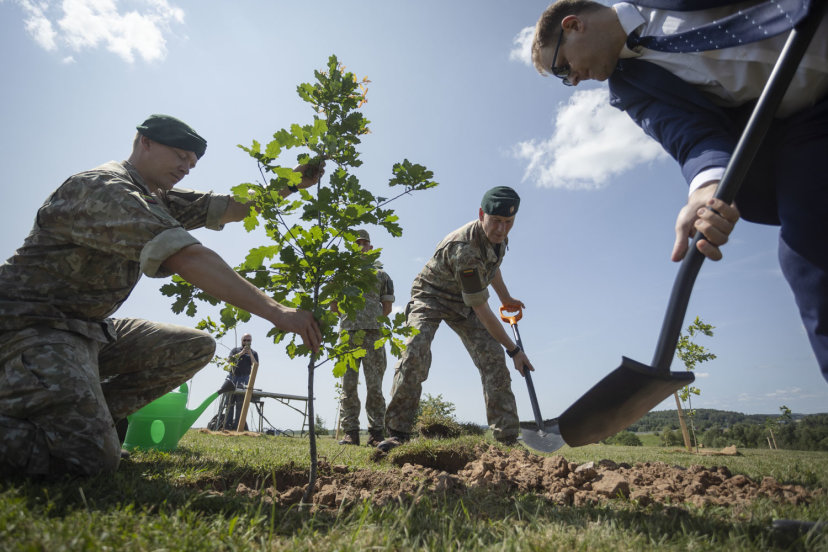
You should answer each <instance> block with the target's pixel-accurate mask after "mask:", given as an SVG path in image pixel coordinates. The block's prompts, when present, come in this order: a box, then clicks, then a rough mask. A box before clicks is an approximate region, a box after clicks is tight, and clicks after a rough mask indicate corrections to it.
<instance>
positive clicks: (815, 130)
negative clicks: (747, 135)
mask: <svg viewBox="0 0 828 552" xmlns="http://www.w3.org/2000/svg"><path fill="white" fill-rule="evenodd" d="M822 103H823V106H822V110H821V111H822V113H820V114H819V115H818V116H813V117H809V118H808V119H807V120H804V121H801V122H798V124H796V125H786V126H783V130H782V132H779V133H778V135H777V136H776V137H775V140H774V142H773V145H774V146H775V147H776V148H777V151H778V161H777V162H776V164H775V167H774V170H775V176H776V182H777V186H776V194H777V201H778V209H779V218H780V220H781V223H782V228H781V230H780V232H779V264H780V266H781V267H782V273H783V274H784V275H785V278H786V279H787V281H788V284H789V285H790V286H791V289H792V290H793V293H794V296H795V298H796V304H797V306H798V307H799V313H800V316H801V317H802V323H803V324H804V325H805V330H806V331H807V333H808V338H809V339H810V341H811V347H812V348H813V350H814V354H815V355H816V357H817V362H818V363H819V367H820V370H821V371H822V376H823V377H824V378H825V380H826V381H828V100H823V102H822Z"/></svg>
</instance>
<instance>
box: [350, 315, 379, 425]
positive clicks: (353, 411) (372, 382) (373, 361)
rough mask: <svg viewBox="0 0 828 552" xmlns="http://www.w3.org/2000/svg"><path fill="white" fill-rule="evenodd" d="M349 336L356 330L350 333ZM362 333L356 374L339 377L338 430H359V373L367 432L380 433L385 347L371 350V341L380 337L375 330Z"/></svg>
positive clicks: (351, 371)
mask: <svg viewBox="0 0 828 552" xmlns="http://www.w3.org/2000/svg"><path fill="white" fill-rule="evenodd" d="M350 331H351V332H352V333H353V332H357V331H360V330H350ZM361 331H364V332H365V337H364V338H363V339H364V342H363V346H364V347H365V356H364V357H363V358H361V359H359V360H358V361H357V362H358V363H359V364H357V367H358V368H360V365H361V368H360V370H359V371H356V370H351V369H350V368H349V369H348V370H346V371H345V375H344V376H342V429H344V430H345V431H358V430H359V409H360V403H359V393H358V392H357V386H358V384H359V373H360V372H362V373H363V374H364V375H365V389H366V391H365V414H366V415H367V416H368V430H369V431H371V432H375V433H382V430H383V428H384V427H385V397H383V396H382V378H383V376H384V375H385V367H386V356H385V347H380V348H379V349H375V348H374V342H375V341H376V340H377V339H379V338H380V337H381V333H380V331H379V330H361Z"/></svg>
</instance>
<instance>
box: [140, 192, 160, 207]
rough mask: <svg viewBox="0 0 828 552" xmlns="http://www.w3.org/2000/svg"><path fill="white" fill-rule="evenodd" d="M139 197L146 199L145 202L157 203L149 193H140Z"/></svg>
mask: <svg viewBox="0 0 828 552" xmlns="http://www.w3.org/2000/svg"><path fill="white" fill-rule="evenodd" d="M141 199H143V200H144V201H146V202H147V203H151V204H153V205H158V202H157V201H156V200H155V198H154V197H152V196H151V195H147V194H141Z"/></svg>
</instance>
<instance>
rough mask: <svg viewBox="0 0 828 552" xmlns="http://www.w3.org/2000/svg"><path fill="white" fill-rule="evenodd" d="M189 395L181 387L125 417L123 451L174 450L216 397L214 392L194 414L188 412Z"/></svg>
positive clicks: (183, 386)
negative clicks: (126, 423)
mask: <svg viewBox="0 0 828 552" xmlns="http://www.w3.org/2000/svg"><path fill="white" fill-rule="evenodd" d="M188 393H189V391H188V389H187V384H186V383H184V384H181V387H179V388H178V391H171V392H169V393H167V394H166V395H163V396H161V397H159V398H157V399H155V400H154V401H152V402H151V403H149V404H148V405H146V406H145V407H144V408H142V409H141V410H139V411H137V412H135V413H134V414H131V415H130V416H127V420H129V427H128V428H127V432H126V438H125V439H124V445H123V446H124V448H125V449H130V450H131V449H135V448H140V449H157V450H175V449H176V447H178V440H179V439H181V436H182V435H184V433H186V432H187V430H188V429H190V426H192V425H193V423H194V422H195V421H196V419H197V418H198V417H199V416H200V415H201V413H202V412H204V409H205V408H207V407H208V406H210V403H212V402H213V401H214V400H216V398H217V397H218V396H219V393H218V392H215V393H213V394H212V395H210V396H209V397H207V398H206V399H204V402H203V403H201V404H200V405H199V406H198V408H196V409H195V410H187V396H188Z"/></svg>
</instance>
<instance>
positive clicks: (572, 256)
mask: <svg viewBox="0 0 828 552" xmlns="http://www.w3.org/2000/svg"><path fill="white" fill-rule="evenodd" d="M545 7H546V2H545V1H535V0H523V1H521V2H505V1H493V0H475V1H471V0H457V1H453V2H444V1H435V0H420V1H418V2H411V1H405V2H403V1H396V2H389V1H387V0H382V1H380V0H366V1H362V2H334V1H327V0H323V1H314V2H287V1H280V2H263V1H260V2H255V1H252V0H237V1H234V2H206V1H203V0H201V1H193V0H189V1H187V0H132V1H114V0H73V1H68V0H67V1H64V2H47V1H40V0H0V56H2V58H1V59H2V70H3V78H2V80H0V94H2V102H0V116H2V120H3V121H4V132H3V133H2V134H0V160H2V163H3V167H4V180H5V185H4V191H3V198H4V204H5V216H3V217H2V218H0V246H1V247H0V253H2V256H3V257H8V256H10V255H11V254H12V252H13V251H14V249H15V248H16V247H18V246H19V245H20V244H21V243H22V241H23V239H24V238H25V236H26V234H27V233H28V231H29V229H30V228H31V224H32V221H33V217H34V213H35V211H36V210H37V208H38V207H39V206H40V204H41V203H42V202H43V200H44V199H45V198H46V197H47V196H48V194H49V193H50V192H51V191H52V190H53V189H54V188H56V187H57V186H58V185H59V184H60V183H61V182H62V181H63V180H64V179H65V178H66V177H68V176H69V175H71V174H73V173H75V172H78V171H81V170H84V169H87V168H91V167H93V166H97V165H99V164H101V163H103V162H106V161H109V160H121V159H125V158H126V157H127V156H128V155H129V150H130V145H131V140H132V138H133V136H134V132H135V130H134V129H135V126H136V125H137V124H139V123H140V122H141V121H142V120H143V119H144V118H146V116H147V115H149V114H151V113H168V114H172V115H175V116H177V117H180V118H182V119H183V120H185V121H187V122H188V123H190V124H191V125H192V126H193V127H195V128H196V129H197V130H198V131H199V133H201V134H202V135H203V136H204V137H206V138H207V140H208V143H209V145H208V148H207V154H206V155H205V156H204V158H203V159H202V160H201V161H200V162H199V164H198V167H197V168H196V169H195V170H194V171H192V172H191V173H190V175H189V176H188V177H187V178H186V179H185V180H184V182H183V183H182V186H184V187H190V188H195V189H203V190H214V191H216V192H222V193H226V192H228V191H229V189H230V188H231V187H232V186H234V185H236V184H239V183H241V182H248V181H251V180H253V179H255V178H257V171H256V166H255V164H254V163H252V162H251V160H250V159H249V158H248V157H247V156H246V154H244V152H242V151H241V150H239V149H238V148H236V145H237V144H249V143H250V142H251V141H252V140H254V139H256V140H259V141H265V140H267V139H268V138H269V136H270V135H272V133H273V132H275V131H276V130H278V129H280V128H283V127H286V126H289V125H290V124H291V123H294V122H299V123H303V124H304V123H307V122H308V121H309V120H310V118H311V116H312V113H311V112H310V110H309V109H308V108H307V107H306V104H304V103H302V102H301V101H300V100H299V99H298V97H297V96H296V92H295V89H296V85H297V84H299V83H300V82H306V81H310V80H311V79H312V76H313V75H312V73H313V70H314V69H316V68H321V67H323V66H324V64H325V62H326V60H327V58H328V56H329V55H330V54H332V53H333V54H336V55H337V56H338V57H339V59H340V60H341V61H342V62H343V63H344V64H345V65H346V66H347V69H348V70H350V71H353V72H355V73H356V74H357V75H359V76H360V77H362V76H367V77H368V78H369V79H371V81H372V83H371V85H370V87H369V92H368V103H367V104H366V105H365V107H364V112H365V114H366V117H367V118H368V119H370V120H371V121H372V123H371V125H370V128H371V131H372V134H370V135H368V136H366V137H365V139H364V141H363V144H362V149H361V151H362V159H363V161H364V165H363V166H362V167H360V168H359V170H358V171H357V176H358V177H359V178H360V181H361V182H362V184H363V185H364V186H365V187H367V188H369V189H371V190H372V191H374V192H375V193H377V194H383V193H384V191H385V190H387V187H386V183H387V181H388V178H389V176H390V174H391V166H392V165H393V163H395V162H398V161H401V160H402V159H404V158H408V159H410V160H411V161H412V162H416V163H421V164H424V165H426V166H427V167H428V168H430V169H431V170H433V171H434V175H435V180H437V181H438V182H440V186H439V187H438V188H436V189H434V190H431V191H428V192H424V193H421V194H416V195H414V196H412V197H406V198H402V199H400V200H398V201H397V202H396V203H394V204H392V205H393V207H394V208H395V209H396V211H397V214H398V215H399V216H400V219H401V224H402V226H403V229H404V234H403V236H402V237H401V238H392V237H391V236H389V235H387V234H386V233H385V232H384V231H383V230H380V229H369V230H371V235H372V237H373V241H374V245H375V246H377V247H382V248H383V254H382V260H383V262H384V264H385V268H386V270H387V272H388V273H389V274H390V275H391V277H392V278H393V280H394V283H395V285H396V296H397V299H396V302H395V304H394V307H395V309H396V310H400V309H402V308H404V306H405V303H406V302H407V300H408V292H409V289H410V285H411V282H412V280H413V278H414V276H415V275H416V274H417V272H418V271H419V270H420V269H421V268H422V266H423V264H424V262H425V260H426V259H427V258H428V257H429V256H430V255H431V253H432V252H433V249H434V246H435V245H436V244H437V243H438V242H439V241H440V240H441V239H442V238H443V236H445V235H446V234H447V233H449V232H450V231H451V230H453V229H455V228H457V227H459V226H461V225H462V224H464V223H465V222H467V221H469V220H472V219H474V218H475V217H476V216H477V208H478V205H479V200H480V197H481V196H482V194H483V193H484V192H485V190H487V189H488V188H490V187H492V186H496V185H509V186H512V187H514V188H515V189H516V190H518V192H519V193H520V194H521V196H522V204H521V210H520V213H519V215H518V217H517V221H516V226H515V228H514V230H513V231H512V234H511V236H510V247H509V252H508V254H507V256H506V259H505V261H504V264H503V267H502V271H503V275H504V279H505V281H506V283H507V285H508V287H509V289H510V291H511V292H512V295H514V296H515V297H517V298H519V299H522V300H523V301H524V303H526V305H527V308H526V310H525V312H524V317H523V320H522V321H521V323H520V331H521V334H522V337H523V342H524V345H525V348H526V351H527V353H528V354H529V357H530V358H531V360H532V362H533V364H534V365H535V368H536V373H535V375H534V383H535V387H536V389H537V391H538V395H539V400H540V407H541V412H542V413H543V415H544V417H547V418H549V417H553V416H557V415H558V414H560V413H561V412H562V411H563V410H564V409H565V408H566V407H567V406H568V405H569V404H571V403H572V402H573V401H575V400H576V399H577V398H578V397H580V396H581V395H582V394H583V393H584V392H585V391H586V390H588V389H589V388H590V387H591V386H592V385H593V384H594V383H596V382H597V381H598V380H600V379H601V378H602V377H603V376H604V375H605V374H607V373H608V372H609V371H611V370H612V369H614V368H615V367H617V366H618V364H619V363H620V361H621V356H622V355H624V356H627V357H630V358H633V359H635V360H638V361H641V362H645V363H648V362H649V361H650V360H651V357H652V355H653V352H654V348H655V344H656V340H657V337H658V333H659V330H660V327H661V322H662V318H663V315H664V309H665V307H666V304H667V299H668V296H669V293H670V288H671V286H672V283H673V279H674V277H675V274H676V270H677V268H678V267H677V265H675V264H674V263H672V262H670V251H671V248H672V244H673V239H674V232H673V224H674V220H675V215H676V213H677V212H678V209H679V208H680V207H681V206H682V205H683V204H684V201H685V198H686V186H685V184H684V182H683V180H682V178H681V175H680V173H679V170H678V168H677V166H676V165H675V163H674V162H673V161H672V160H670V159H669V158H667V157H666V156H665V155H664V154H663V153H662V152H661V150H660V147H659V146H658V145H656V144H654V143H653V142H652V141H650V140H649V139H647V138H646V137H644V135H643V134H642V133H641V132H640V131H639V130H638V129H637V128H636V127H635V126H634V125H633V124H632V123H631V122H629V121H628V120H627V117H626V115H623V114H621V113H620V112H616V111H614V110H612V109H610V108H609V107H608V106H607V105H606V102H605V98H606V88H605V87H604V85H602V84H600V83H587V84H586V85H581V86H578V87H577V89H572V88H565V87H563V86H561V84H560V83H559V82H558V81H557V79H550V78H543V77H541V76H539V75H538V74H537V73H536V72H535V70H534V69H533V68H532V67H531V66H530V65H529V64H528V63H527V61H526V51H525V44H526V40H527V38H530V37H531V35H530V32H531V31H530V30H527V28H528V27H531V26H533V25H534V22H535V21H536V20H537V18H538V16H539V15H540V13H541V12H542V11H543V9H544V8H545ZM292 162H293V160H291V159H290V158H285V160H284V163H285V164H292ZM777 235H778V231H777V229H776V228H772V227H762V226H757V225H753V224H749V223H745V222H741V223H739V224H738V225H737V227H736V229H735V231H734V233H733V235H732V239H731V243H729V244H728V245H727V246H726V248H725V251H724V253H725V259H724V260H723V261H721V262H719V263H712V262H708V263H706V264H705V265H704V266H703V267H702V271H701V274H700V276H699V278H698V280H697V283H696V287H695V289H694V293H693V297H692V299H691V303H690V306H689V308H688V320H687V323H689V322H691V321H692V318H693V317H695V316H697V315H698V316H701V317H702V319H703V320H704V321H706V322H708V323H710V324H713V325H714V326H715V327H716V330H715V337H713V338H701V339H699V343H701V344H703V345H705V346H707V347H708V348H710V349H711V350H712V351H713V352H714V353H716V354H717V355H718V358H717V359H716V360H714V361H712V362H709V363H706V364H704V365H702V366H701V367H700V368H699V369H698V374H697V375H698V379H697V385H698V386H699V387H700V388H701V390H702V392H701V396H700V397H697V398H695V400H694V401H693V405H694V406H695V407H699V408H719V409H728V410H736V411H740V412H745V413H778V412H779V407H780V406H781V405H783V404H784V405H787V406H788V407H790V408H791V409H792V410H793V411H794V412H802V413H814V412H824V411H826V405H828V385H826V383H825V381H824V380H823V378H822V377H821V375H820V374H819V369H818V367H817V364H816V360H815V359H814V357H813V354H812V352H811V350H810V347H809V345H808V341H807V337H806V335H805V332H804V330H803V328H802V324H801V322H800V320H799V316H798V313H797V311H796V307H795V305H794V302H793V296H792V294H791V292H790V290H789V288H788V286H787V284H786V283H785V281H784V279H783V278H782V275H781V272H780V270H779V268H778V264H777V260H776V243H777ZM197 236H198V238H199V239H200V240H202V242H203V243H204V244H205V245H207V246H208V247H211V248H213V249H215V250H216V251H218V252H219V253H220V254H221V255H222V256H223V257H224V258H225V259H226V260H227V261H228V262H229V263H231V264H237V263H238V262H240V261H241V260H242V259H243V257H244V254H245V253H246V251H247V249H248V248H250V247H253V246H256V245H260V244H261V243H263V242H264V238H263V237H262V235H260V234H257V233H255V232H254V233H251V234H248V233H246V232H245V231H244V229H243V228H242V227H241V226H240V225H236V226H235V227H228V228H226V229H225V230H224V231H222V232H211V231H208V230H200V231H197ZM163 283H164V282H163V281H161V280H155V279H149V278H143V279H142V280H141V281H140V282H139V284H138V286H137V288H136V289H135V291H134V292H133V294H132V295H131V297H130V298H129V299H128V300H127V302H126V303H125V304H124V305H123V306H122V307H121V309H120V310H119V312H118V315H120V316H134V317H142V318H148V319H152V320H159V321H167V322H172V323H179V324H184V325H192V324H194V323H195V321H196V320H195V319H191V318H187V317H185V316H183V315H182V316H176V315H174V314H173V313H172V312H171V310H170V301H169V299H168V298H166V297H163V296H162V295H161V294H160V293H159V292H158V288H159V287H160V286H161V285H162V284H163ZM492 306H493V308H496V307H497V306H498V305H496V304H495V303H494V299H493V300H492ZM201 312H202V313H203V314H209V313H210V311H209V310H206V309H202V311H201ZM687 323H686V324H685V326H686V325H687ZM246 330H247V331H250V332H251V333H252V334H253V336H254V348H255V349H257V350H258V351H259V354H260V357H261V360H262V363H261V368H260V373H259V378H258V380H257V384H256V387H258V388H261V389H265V390H267V391H273V392H281V393H288V394H296V395H305V394H306V393H307V385H306V378H307V376H306V371H305V359H300V360H293V361H292V360H290V359H288V358H287V356H286V355H285V354H284V353H283V352H282V350H281V348H279V347H277V346H275V345H273V344H270V343H267V342H266V338H265V333H266V331H267V326H266V324H265V323H263V322H260V321H257V322H254V323H251V324H249V325H248V327H247V328H246ZM232 346H234V340H233V338H232V337H228V338H225V339H223V340H222V341H221V343H220V344H219V348H218V350H219V352H223V351H227V350H228V349H229V348H230V347H232ZM432 353H433V363H432V367H431V373H430V377H429V379H428V380H427V381H426V383H425V384H424V387H423V391H424V393H430V394H432V395H437V394H442V395H443V397H444V399H446V400H449V401H451V402H453V403H454V404H455V405H456V407H457V411H456V412H457V415H458V418H459V419H461V420H464V421H474V422H478V423H484V422H485V410H484V407H483V398H482V390H481V385H480V383H479V377H478V375H477V371H476V369H475V368H474V365H473V364H472V362H471V360H470V359H469V356H468V354H467V353H466V351H465V350H464V349H463V346H462V345H461V343H460V340H459V339H458V338H457V336H455V335H454V334H453V332H452V331H451V330H450V329H449V328H448V327H446V326H443V327H442V329H441V330H440V331H439V332H438V334H437V338H436V340H435V342H434V346H433V349H432ZM673 369H683V367H682V366H681V365H680V363H679V362H678V361H676V362H674V364H673ZM393 370H394V362H392V361H389V366H388V369H387V371H386V376H385V382H384V389H385V391H386V398H387V397H388V393H389V392H390V387H391V380H392V375H393ZM512 373H513V389H514V391H515V395H516V397H517V401H518V409H519V411H520V413H521V418H522V419H531V417H532V414H531V408H530V405H529V400H528V397H527V393H526V388H525V385H524V383H523V381H522V379H521V378H520V376H519V375H518V374H517V373H516V372H514V371H512ZM222 378H223V373H222V372H221V371H220V370H219V369H218V368H215V367H214V366H212V365H210V366H208V367H206V368H205V369H203V370H202V371H201V372H199V373H198V374H197V375H196V376H195V378H194V379H193V381H192V384H191V389H192V391H191V395H192V396H191V404H195V401H196V400H200V399H201V398H203V397H205V396H207V395H208V394H209V393H211V392H212V391H214V390H215V389H217V387H218V386H219V385H220V383H221V380H222ZM334 384H335V380H334V378H333V376H332V375H331V373H330V371H329V370H328V369H322V370H318V371H317V376H316V393H315V395H316V406H317V410H318V411H319V413H320V414H321V416H322V418H324V419H325V420H326V422H327V423H328V425H329V426H331V425H332V424H333V421H334V418H335V416H336V400H335V388H334ZM360 393H361V394H362V395H363V397H364V386H361V388H360ZM673 407H674V405H673V402H672V398H671V399H669V401H667V402H665V403H663V404H662V405H660V406H659V407H657V408H659V409H662V408H673ZM213 410H214V409H213V408H209V409H208V410H207V412H206V413H205V415H203V416H202V417H201V418H200V419H199V421H198V422H197V424H196V425H197V426H199V425H204V424H205V423H206V420H207V419H208V418H209V416H210V415H212V412H213ZM265 415H266V416H267V417H268V419H269V420H270V421H271V422H272V423H273V424H274V425H275V426H276V427H298V425H299V424H300V423H301V417H300V416H298V415H297V414H295V413H294V412H293V411H291V410H289V409H287V408H285V407H283V406H280V405H277V404H275V403H268V404H267V405H266V408H265ZM362 419H363V425H365V417H364V413H363V416H362Z"/></svg>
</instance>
